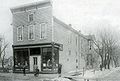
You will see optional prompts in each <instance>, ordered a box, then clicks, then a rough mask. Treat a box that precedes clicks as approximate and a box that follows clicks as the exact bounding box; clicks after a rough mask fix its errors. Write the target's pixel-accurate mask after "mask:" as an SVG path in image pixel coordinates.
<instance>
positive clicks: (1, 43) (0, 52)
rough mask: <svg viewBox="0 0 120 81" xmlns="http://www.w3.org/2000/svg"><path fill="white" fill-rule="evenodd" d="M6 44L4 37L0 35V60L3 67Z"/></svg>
mask: <svg viewBox="0 0 120 81" xmlns="http://www.w3.org/2000/svg"><path fill="white" fill-rule="evenodd" d="M7 46H8V43H6V42H5V38H4V37H0V61H1V62H2V68H3V69H4V61H5V55H6V53H5V50H6V48H7Z"/></svg>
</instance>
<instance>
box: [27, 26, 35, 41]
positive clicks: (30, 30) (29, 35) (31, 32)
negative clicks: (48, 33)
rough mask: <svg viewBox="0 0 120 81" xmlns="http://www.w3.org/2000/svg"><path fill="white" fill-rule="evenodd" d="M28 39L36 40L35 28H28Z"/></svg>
mask: <svg viewBox="0 0 120 81" xmlns="http://www.w3.org/2000/svg"><path fill="white" fill-rule="evenodd" d="M28 39H34V26H33V25H29V26H28Z"/></svg>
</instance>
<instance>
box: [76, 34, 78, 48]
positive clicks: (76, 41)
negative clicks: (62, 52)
mask: <svg viewBox="0 0 120 81" xmlns="http://www.w3.org/2000/svg"><path fill="white" fill-rule="evenodd" d="M77 40H78V39H77V36H76V46H77Z"/></svg>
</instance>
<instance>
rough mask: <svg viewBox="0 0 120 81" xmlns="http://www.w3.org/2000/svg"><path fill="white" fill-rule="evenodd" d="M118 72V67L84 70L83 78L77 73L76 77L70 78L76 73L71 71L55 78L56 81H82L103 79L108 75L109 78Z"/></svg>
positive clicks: (119, 69) (119, 68)
mask: <svg viewBox="0 0 120 81" xmlns="http://www.w3.org/2000/svg"><path fill="white" fill-rule="evenodd" d="M118 71H120V67H117V68H111V69H104V70H103V71H100V70H99V71H95V70H86V71H85V73H84V76H83V74H79V73H78V75H74V76H72V75H73V74H75V73H76V71H71V72H69V73H68V75H64V76H63V78H58V79H57V78H56V81H70V80H69V79H68V80H65V79H66V78H64V77H68V78H72V79H74V80H76V81H83V80H84V79H89V80H96V79H104V78H106V77H108V76H109V75H110V76H111V75H112V74H115V73H116V72H118ZM113 76H114V75H113Z"/></svg>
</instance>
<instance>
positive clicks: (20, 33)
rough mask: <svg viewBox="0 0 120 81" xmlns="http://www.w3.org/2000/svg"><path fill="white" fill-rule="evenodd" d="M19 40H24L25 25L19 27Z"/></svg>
mask: <svg viewBox="0 0 120 81" xmlns="http://www.w3.org/2000/svg"><path fill="white" fill-rule="evenodd" d="M17 40H18V41H22V40H23V27H22V26H19V27H18V28H17Z"/></svg>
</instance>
